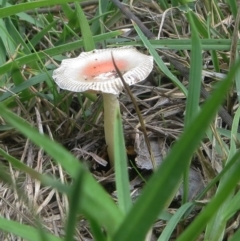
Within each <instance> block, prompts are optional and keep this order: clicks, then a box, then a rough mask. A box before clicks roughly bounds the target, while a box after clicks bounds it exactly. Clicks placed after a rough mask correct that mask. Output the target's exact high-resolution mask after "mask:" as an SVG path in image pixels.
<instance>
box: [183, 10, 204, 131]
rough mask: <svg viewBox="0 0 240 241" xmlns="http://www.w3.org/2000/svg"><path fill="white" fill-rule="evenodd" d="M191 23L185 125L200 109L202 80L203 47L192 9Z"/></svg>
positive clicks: (189, 14) (189, 15)
mask: <svg viewBox="0 0 240 241" xmlns="http://www.w3.org/2000/svg"><path fill="white" fill-rule="evenodd" d="M188 17H189V19H190V23H191V36H192V37H191V40H192V51H191V65H190V73H189V84H188V97H187V104H186V114H185V119H184V121H185V127H187V126H188V125H189V124H190V123H191V122H192V120H193V119H194V118H195V116H196V115H197V113H198V111H199V99H200V91H201V81H202V47H201V42H200V38H199V36H198V32H197V29H196V27H195V25H194V22H193V20H192V14H191V11H190V12H189V13H188Z"/></svg>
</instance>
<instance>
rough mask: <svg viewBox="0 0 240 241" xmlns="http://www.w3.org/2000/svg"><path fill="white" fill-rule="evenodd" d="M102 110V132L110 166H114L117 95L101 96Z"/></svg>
mask: <svg viewBox="0 0 240 241" xmlns="http://www.w3.org/2000/svg"><path fill="white" fill-rule="evenodd" d="M102 95H103V108H104V132H105V141H106V144H107V151H108V157H109V161H110V165H111V166H113V164H114V122H115V119H116V111H117V109H118V108H119V101H118V95H114V94H106V93H105V94H102Z"/></svg>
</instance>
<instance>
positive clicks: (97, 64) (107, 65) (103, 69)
mask: <svg viewBox="0 0 240 241" xmlns="http://www.w3.org/2000/svg"><path fill="white" fill-rule="evenodd" d="M115 62H116V65H117V67H118V68H119V70H120V71H124V70H126V67H127V65H128V63H127V61H125V60H117V61H116V60H115ZM114 70H115V67H114V65H113V62H112V60H105V61H99V60H98V59H95V61H94V62H93V63H90V64H88V65H87V66H86V67H85V68H84V69H83V71H82V74H83V75H85V76H89V77H95V76H97V75H99V74H103V73H108V72H111V71H114Z"/></svg>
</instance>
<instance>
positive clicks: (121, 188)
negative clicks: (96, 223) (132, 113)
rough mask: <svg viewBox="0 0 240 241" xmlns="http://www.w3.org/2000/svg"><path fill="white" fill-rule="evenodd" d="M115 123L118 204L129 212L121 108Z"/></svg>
mask: <svg viewBox="0 0 240 241" xmlns="http://www.w3.org/2000/svg"><path fill="white" fill-rule="evenodd" d="M114 124H115V125H114V143H115V145H114V168H115V176H116V188H117V198H118V205H119V208H120V209H121V210H122V211H123V213H127V212H128V211H129V210H130V207H131V206H132V203H131V198H130V185H129V177H128V168H127V156H126V148H125V143H124V136H123V128H122V120H121V114H120V111H119V109H118V110H116V121H115V123H114Z"/></svg>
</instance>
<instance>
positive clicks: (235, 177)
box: [177, 152, 240, 241]
mask: <svg viewBox="0 0 240 241" xmlns="http://www.w3.org/2000/svg"><path fill="white" fill-rule="evenodd" d="M232 159H233V161H235V163H236V165H235V168H234V170H233V172H232V176H230V178H229V179H228V182H226V183H225V184H224V185H223V188H222V189H221V190H220V191H219V192H218V193H217V194H216V196H215V197H214V198H213V199H212V201H211V202H210V203H209V204H208V205H207V206H206V207H205V208H204V210H203V211H202V212H201V213H200V214H199V215H198V216H197V217H196V218H195V219H194V221H193V222H192V223H191V224H190V225H189V227H188V228H187V229H186V231H184V232H183V234H182V235H181V236H180V237H179V238H178V239H177V241H186V240H188V241H195V240H196V239H197V237H198V236H199V235H200V233H201V232H202V231H203V229H204V227H205V226H206V224H207V223H208V222H209V220H211V219H212V216H213V215H214V214H215V213H216V212H217V211H218V209H219V208H220V207H221V205H222V204H223V203H224V201H225V200H226V199H227V198H228V196H229V195H230V194H231V192H232V191H233V190H234V189H235V188H236V185H237V183H238V181H239V180H240V176H239V172H240V162H239V159H240V152H237V153H236V154H235V155H234V157H233V158H232ZM205 240H211V241H215V240H219V239H205ZM220 240H221V239H220Z"/></svg>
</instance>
